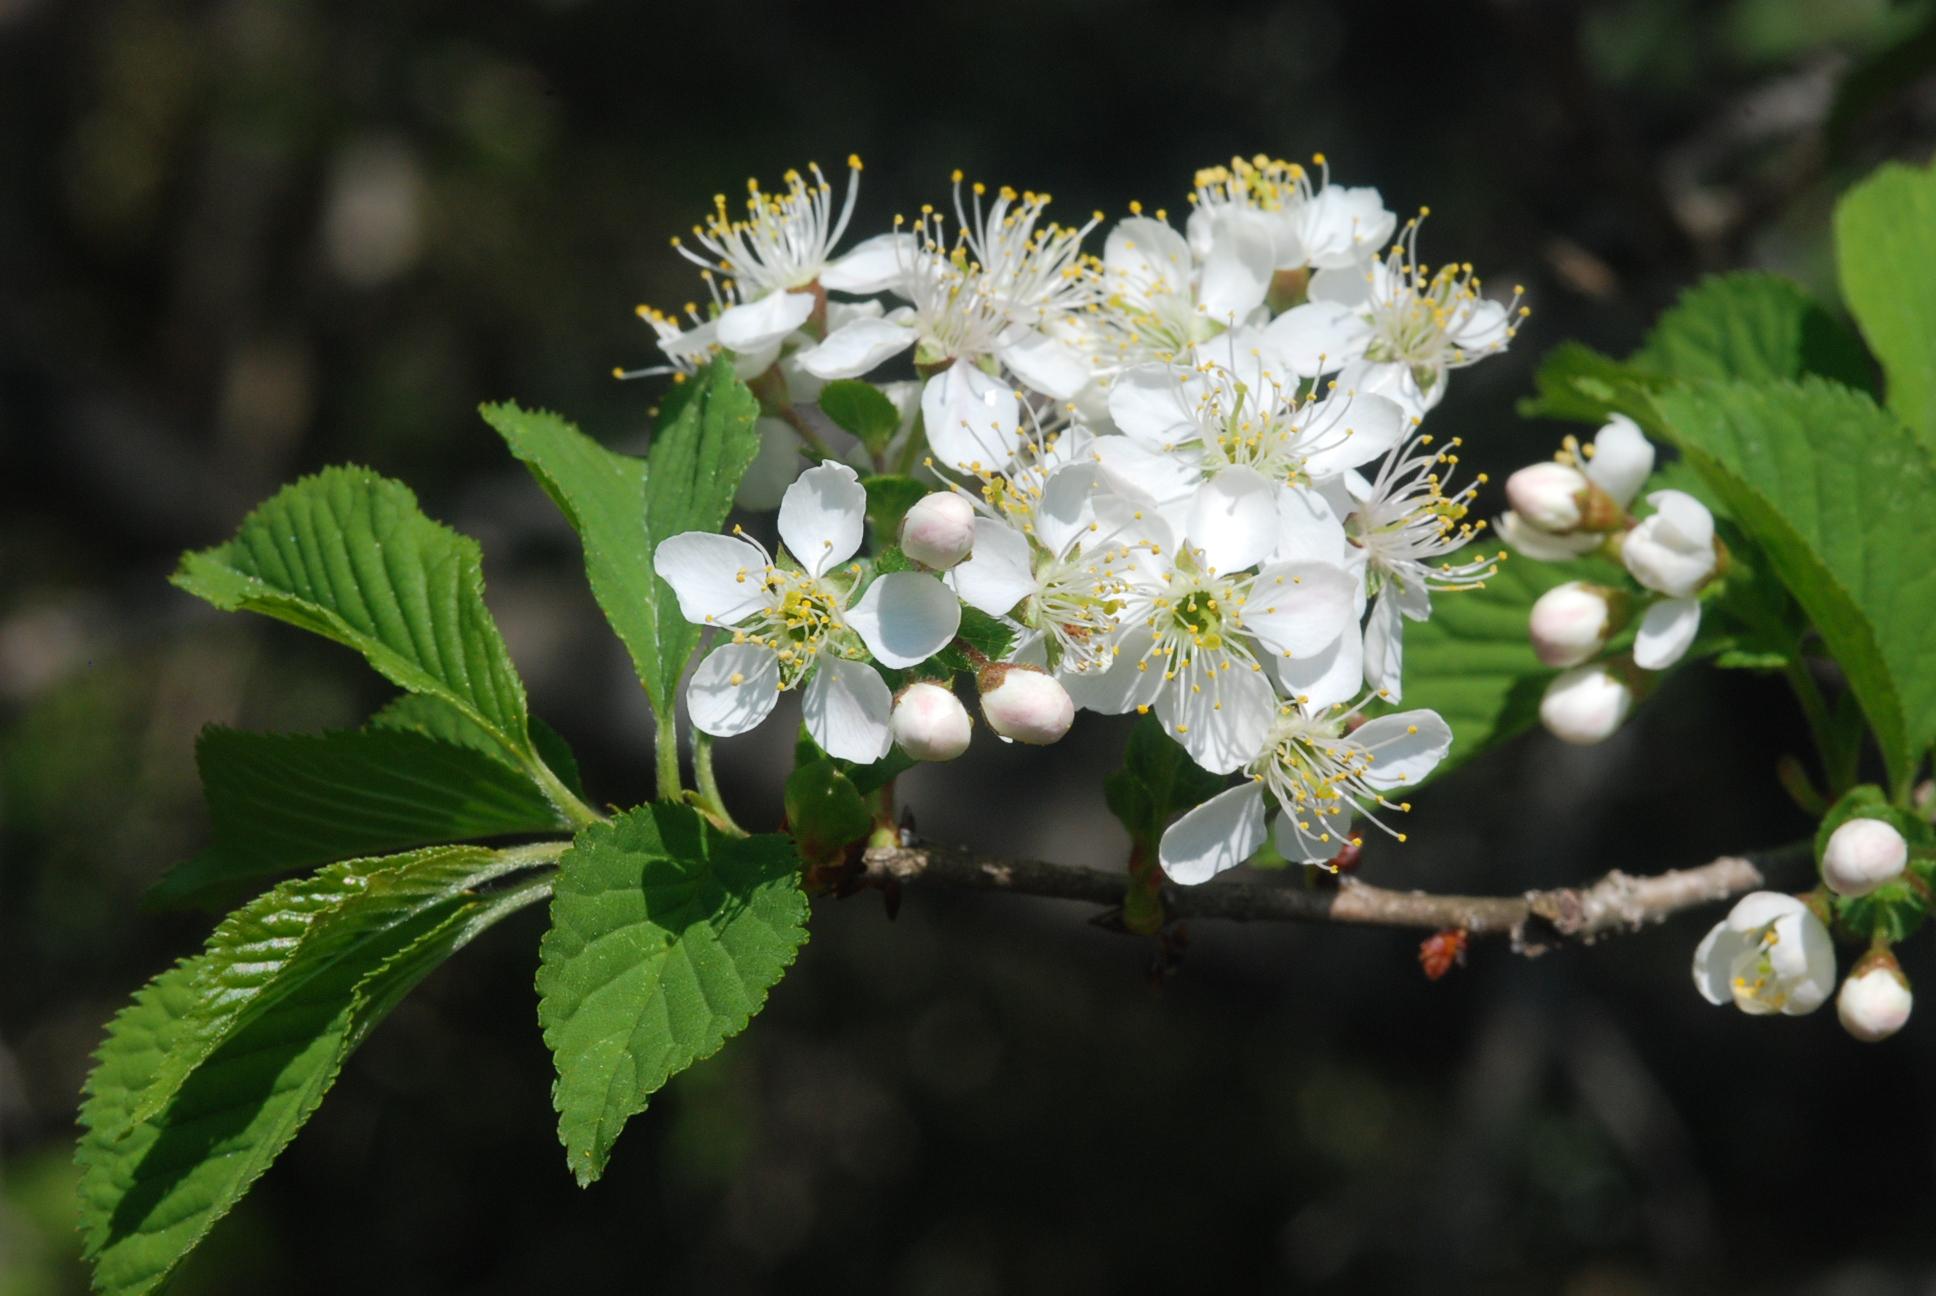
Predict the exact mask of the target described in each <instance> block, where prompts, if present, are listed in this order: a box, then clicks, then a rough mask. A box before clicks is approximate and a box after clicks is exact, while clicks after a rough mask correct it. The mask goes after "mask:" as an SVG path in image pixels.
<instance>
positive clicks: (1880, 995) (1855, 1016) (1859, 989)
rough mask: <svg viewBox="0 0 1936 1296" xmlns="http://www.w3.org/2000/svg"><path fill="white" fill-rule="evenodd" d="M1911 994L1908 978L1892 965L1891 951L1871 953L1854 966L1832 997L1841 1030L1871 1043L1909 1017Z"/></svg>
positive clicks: (1902, 1023)
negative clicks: (1840, 1023) (1840, 1020)
mask: <svg viewBox="0 0 1936 1296" xmlns="http://www.w3.org/2000/svg"><path fill="white" fill-rule="evenodd" d="M1914 1003H1915V997H1914V996H1913V995H1911V994H1910V992H1909V978H1908V977H1905V976H1904V975H1903V974H1902V969H1901V968H1900V967H1898V966H1897V965H1896V959H1895V956H1894V955H1893V954H1890V953H1888V952H1886V951H1884V952H1881V953H1877V954H1871V955H1869V956H1868V957H1867V958H1865V959H1863V960H1862V961H1861V962H1860V963H1858V964H1856V965H1855V971H1853V972H1851V973H1849V975H1848V976H1847V977H1846V978H1845V979H1844V980H1843V982H1842V988H1841V990H1840V991H1838V992H1837V993H1836V996H1835V1015H1836V1016H1837V1017H1839V1018H1841V1019H1842V1029H1844V1030H1846V1031H1847V1032H1848V1033H1849V1034H1851V1035H1853V1036H1855V1037H1856V1038H1857V1039H1859V1040H1861V1041H1862V1042H1863V1043H1864V1044H1874V1043H1877V1042H1878V1041H1880V1040H1886V1039H1888V1038H1889V1037H1890V1036H1891V1035H1894V1034H1895V1033H1896V1032H1897V1031H1899V1030H1901V1029H1902V1028H1903V1026H1904V1024H1905V1023H1907V1022H1908V1020H1909V1010H1910V1008H1911V1007H1912V1006H1914Z"/></svg>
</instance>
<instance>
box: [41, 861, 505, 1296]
mask: <svg viewBox="0 0 1936 1296" xmlns="http://www.w3.org/2000/svg"><path fill="white" fill-rule="evenodd" d="M540 894H541V892H539V891H534V890H531V889H522V890H513V891H508V892H506V893H503V894H502V895H499V896H493V897H490V898H488V899H484V898H480V899H475V900H471V899H465V900H450V901H446V902H445V903H443V904H441V905H438V906H435V907H433V908H431V909H429V910H427V911H425V912H423V913H422V914H420V915H418V916H417V917H415V918H414V919H412V920H411V921H409V922H407V923H404V924H402V925H400V926H397V927H393V928H390V929H389V930H388V931H386V932H385V933H383V934H382V935H380V936H379V937H378V938H377V939H374V940H371V941H367V942H364V943H362V944H360V945H357V946H355V947H354V948H353V949H352V950H351V951H350V952H349V953H347V954H346V955H345V956H344V957H342V958H339V959H337V960H335V961H334V962H333V963H331V964H330V965H329V966H328V967H327V968H326V969H324V970H323V971H321V972H320V973H319V974H317V975H315V976H312V977H309V978H308V979H306V980H305V981H304V982H303V983H302V984H301V985H300V986H299V987H297V988H296V989H294V990H293V991H292V992H291V993H289V994H288V995H286V996H284V997H282V998H280V999H278V1000H277V1001H276V1002H275V1004H274V1005H273V1006H272V1007H270V1008H268V1009H266V1010H265V1011H263V1012H261V1013H260V1014H259V1015H257V1016H256V1017H255V1018H254V1019H253V1020H251V1021H249V1022H247V1023H246V1024H244V1025H243V1026H241V1027H240V1028H239V1029H238V1030H236V1031H235V1033H234V1034H233V1035H231V1036H230V1037H229V1038H228V1039H227V1041H226V1042H225V1043H223V1044H221V1045H220V1046H219V1047H218V1048H216V1049H215V1050H214V1051H213V1052H212V1053H210V1054H209V1055H208V1056H207V1057H205V1058H204V1059H203V1061H202V1063H201V1065H200V1066H199V1067H197V1068H196V1069H195V1070H194V1071H193V1072H192V1073H191V1074H190V1075H189V1076H188V1078H187V1080H186V1082H185V1083H183V1084H182V1085H181V1087H180V1088H179V1090H178V1091H177V1092H176V1093H175V1095H174V1098H173V1100H172V1101H170V1102H169V1103H168V1104H167V1105H166V1107H165V1109H163V1110H161V1111H160V1112H159V1113H158V1114H156V1115H153V1116H151V1117H149V1118H147V1119H145V1120H139V1121H137V1120H135V1119H133V1113H134V1112H135V1110H136V1108H137V1106H139V1105H140V1104H141V1102H142V1099H143V1096H144V1095H145V1094H146V1093H147V1092H148V1090H149V1088H150V1086H151V1085H152V1084H153V1083H154V1081H155V1078H156V1076H157V1074H158V1073H159V1072H160V1070H161V1068H162V1067H163V1065H164V1060H165V1059H167V1058H168V1057H170V1056H171V1055H172V1054H173V1053H174V1051H175V1050H176V1049H177V1048H179V1047H184V1046H192V1044H193V1041H194V1040H195V1039H196V1038H197V1037H196V1035H195V1033H194V1031H195V1027H194V1022H195V1020H196V1017H197V1014H198V1013H199V1012H201V1011H202V1010H203V1009H204V1007H205V1006H206V1000H205V998H204V992H203V989H202V985H201V978H202V976H203V974H204V968H203V962H202V959H201V958H196V959H190V960H188V961H185V962H183V963H180V964H178V965H176V966H175V967H174V968H172V969H170V970H169V971H168V972H165V973H163V974H162V975H161V976H160V977H157V978H156V979H155V980H154V981H152V982H150V983H149V984H148V986H147V987H145V988H144V989H143V990H141V991H140V992H139V993H138V994H137V995H136V996H135V999H134V1002H133V1003H132V1004H131V1005H130V1006H129V1007H128V1008H126V1009H124V1010H123V1011H122V1012H121V1013H120V1014H119V1015H117V1016H116V1017H115V1019H114V1021H113V1022H111V1023H110V1024H109V1027H108V1035H107V1039H106V1041H105V1042H104V1043H103V1044H102V1046H101V1049H100V1051H99V1052H98V1053H97V1055H96V1057H97V1065H96V1066H95V1068H94V1070H93V1072H92V1073H91V1074H90V1075H89V1077H88V1082H87V1090H86V1100H85V1102H84V1103H83V1106H82V1108H81V1124H82V1125H83V1126H84V1127H85V1132H84V1133H83V1135H82V1138H81V1143H80V1148H79V1150H78V1152H77V1153H76V1157H75V1160H76V1162H77V1163H78V1164H79V1166H80V1169H81V1180H80V1186H79V1193H78V1195H79V1198H80V1203H81V1228H82V1235H83V1245H84V1249H85V1251H86V1254H87V1256H88V1258H89V1259H90V1260H92V1261H93V1263H94V1283H95V1287H96V1288H97V1289H98V1290H100V1291H102V1292H105V1293H110V1294H111V1296H137V1294H138V1293H145V1292H151V1291H154V1290H156V1289H157V1288H158V1287H159V1286H160V1285H161V1284H163V1283H164V1282H166V1281H167V1279H168V1277H169V1276H170V1275H171V1274H172V1273H173V1272H174V1271H175V1269H176V1268H177V1266H179V1265H180V1263H181V1261H182V1259H183V1257H184V1256H186V1255H187V1254H188V1252H189V1251H190V1250H191V1249H193V1247H194V1246H195V1245H196V1244H197V1243H198V1242H200V1241H201V1239H202V1238H203V1237H204V1236H206V1235H207V1233H208V1231H209V1229H210V1228H212V1227H213V1226H214V1225H215V1223H216V1221H217V1220H219V1219H220V1218H221V1217H222V1216H223V1215H225V1214H227V1213H228V1211H229V1210H230V1208H231V1207H233V1206H234V1205H235V1203H236V1202H237V1201H239V1200H240V1199H241V1197H242V1195H243V1194H244V1193H245V1192H247V1191H248V1189H249V1186H250V1185H251V1184H253V1183H254V1182H255V1180H256V1179H257V1178H259V1177H260V1176H261V1175H262V1173H263V1172H264V1171H265V1170H267V1169H268V1167H269V1165H270V1164H271V1163H272V1162H273V1161H274V1160H275V1158H276V1156H277V1155H278V1154H280V1153H281V1151H282V1149H283V1148H284V1147H286V1146H288V1144H289V1141H290V1140H291V1139H292V1138H294V1137H295V1135H296V1132H297V1131H298V1130H299V1129H300V1128H301V1127H302V1125H303V1123H304V1122H305V1121H306V1120H308V1118H309V1116H310V1114H311V1113H312V1112H314V1111H315V1109H316V1107H317V1105H318V1104H319V1103H320V1102H321V1101H322V1097H323V1094H324V1093H325V1092H326V1091H327V1090H328V1088H329V1086H330V1085H331V1084H332V1083H333V1082H334V1080H335V1078H336V1076H337V1074H338V1073H339V1072H340V1070H341V1069H342V1065H343V1062H344V1060H345V1059H346V1058H347V1057H348V1056H349V1054H350V1053H351V1052H352V1051H353V1050H354V1049H355V1048H356V1047H357V1046H358V1045H359V1044H361V1043H362V1041H363V1040H364V1039H365V1038H367V1036H368V1035H369V1032H370V1031H371V1030H372V1029H374V1028H375V1026H376V1025H377V1023H378V1022H380V1021H381V1020H382V1019H383V1017H384V1016H386V1015H387V1014H388V1013H389V1012H390V1010H391V1009H392V1008H394V1007H395V1006H396V1004H397V1003H398V1002H399V1001H400V1000H401V999H402V998H403V996H404V994H406V993H407V992H408V991H409V990H410V988H411V987H413V986H414V985H415V984H416V983H417V982H418V981H419V980H421V979H422V978H423V976H424V975H426V974H427V973H428V972H429V971H430V970H432V969H433V968H435V967H436V966H437V965H438V964H440V963H441V962H442V961H443V960H444V959H445V958H447V957H449V955H450V954H452V953H454V952H455V951H456V950H457V949H459V948H461V947H462V945H463V944H464V943H466V942H467V941H468V940H470V939H471V938H472V937H473V936H475V935H476V934H477V933H478V932H479V931H481V930H483V929H484V928H485V927H487V926H488V925H490V923H492V922H494V921H496V920H497V919H498V918H501V917H503V916H504V915H505V914H507V913H509V912H512V911H513V910H514V909H515V908H517V907H519V906H520V905H522V904H525V903H529V902H530V901H531V900H532V899H535V898H537V897H538V895H540Z"/></svg>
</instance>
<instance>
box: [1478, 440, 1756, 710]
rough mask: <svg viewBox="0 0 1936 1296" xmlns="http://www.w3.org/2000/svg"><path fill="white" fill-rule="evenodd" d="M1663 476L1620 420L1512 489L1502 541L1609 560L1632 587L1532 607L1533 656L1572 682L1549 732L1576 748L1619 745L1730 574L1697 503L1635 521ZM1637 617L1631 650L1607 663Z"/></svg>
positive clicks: (1580, 587) (1559, 690)
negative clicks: (1657, 676)
mask: <svg viewBox="0 0 1936 1296" xmlns="http://www.w3.org/2000/svg"><path fill="white" fill-rule="evenodd" d="M1653 469H1654V447H1653V446H1652V445H1651V444H1649V443H1648V441H1647V439H1646V437H1645V436H1643V435H1642V434H1641V431H1640V428H1639V427H1638V426H1637V425H1635V423H1634V422H1633V421H1632V420H1631V419H1629V418H1627V417H1625V416H1624V415H1618V414H1616V415H1615V416H1614V417H1613V419H1612V420H1611V421H1610V422H1608V423H1607V424H1606V426H1604V427H1602V428H1601V429H1600V431H1599V433H1598V434H1597V435H1596V436H1595V437H1594V438H1593V441H1592V443H1591V444H1590V445H1587V446H1581V445H1579V444H1577V443H1576V442H1574V441H1573V440H1572V439H1571V438H1568V440H1567V444H1566V446H1565V448H1564V449H1562V450H1561V451H1560V453H1559V455H1558V456H1557V458H1555V459H1554V460H1553V461H1551V462H1547V463H1539V464H1533V465H1531V466H1530V467H1526V468H1521V469H1520V470H1519V471H1518V472H1515V473H1514V474H1513V475H1512V476H1511V477H1509V478H1508V479H1507V480H1506V499H1507V502H1508V503H1509V504H1510V505H1511V506H1512V507H1511V509H1510V510H1509V511H1508V512H1507V513H1505V514H1504V515H1503V516H1502V517H1501V518H1500V519H1499V534H1500V535H1501V537H1503V538H1504V539H1505V540H1506V542H1507V543H1508V544H1510V545H1511V546H1512V547H1513V548H1514V549H1515V550H1517V551H1518V552H1519V553H1520V554H1521V555H1523V556H1525V557H1528V558H1532V559H1535V560H1538V561H1544V562H1563V561H1566V560H1568V559H1574V558H1580V557H1584V556H1585V555H1587V554H1591V553H1596V552H1602V553H1607V554H1609V555H1611V556H1617V557H1618V559H1619V560H1620V563H1621V566H1622V567H1624V568H1625V575H1626V577H1627V579H1628V580H1630V581H1631V582H1632V585H1631V587H1629V588H1615V587H1612V586H1608V585H1602V584H1596V583H1589V582H1585V581H1569V582H1567V583H1566V584H1564V585H1559V586H1556V587H1554V588H1553V589H1551V590H1548V591H1547V592H1546V593H1545V594H1543V595H1541V596H1540V598H1539V599H1538V600H1537V601H1536V602H1535V603H1534V604H1533V608H1532V613H1531V617H1530V622H1529V625H1528V636H1529V638H1530V639H1531V640H1532V645H1533V653H1534V655H1535V656H1537V657H1538V658H1539V660H1540V661H1541V662H1542V663H1544V664H1545V665H1547V666H1552V667H1555V668H1559V669H1561V671H1562V673H1561V674H1560V675H1559V676H1557V677H1556V678H1555V679H1554V680H1553V681H1552V683H1551V684H1550V685H1549V686H1548V688H1547V691H1546V695H1545V697H1544V698H1543V699H1542V701H1541V704H1540V720H1541V722H1542V723H1543V724H1544V725H1545V726H1546V728H1547V729H1548V730H1549V731H1551V732H1552V733H1553V734H1554V735H1555V736H1557V737H1559V738H1561V739H1564V740H1565V741H1567V742H1572V743H1596V742H1600V741H1601V740H1603V739H1605V738H1607V737H1609V736H1611V735H1612V734H1613V733H1614V732H1615V731H1616V730H1617V729H1618V728H1619V727H1620V725H1621V724H1622V722H1624V721H1625V719H1626V717H1627V715H1628V713H1629V712H1631V711H1632V709H1633V705H1634V702H1635V699H1636V697H1637V696H1638V693H1639V692H1640V691H1641V689H1642V688H1643V687H1644V686H1645V680H1646V675H1645V673H1646V672H1650V671H1662V670H1666V669H1667V668H1668V667H1670V666H1672V665H1674V663H1676V662H1678V661H1679V660H1680V659H1681V658H1682V657H1683V656H1684V655H1685V654H1686V652H1687V650H1688V649H1689V648H1690V647H1691V646H1693V643H1694V639H1695V636H1696V635H1697V634H1698V633H1699V632H1700V627H1701V604H1700V594H1701V591H1702V590H1703V589H1705V588H1706V587H1707V586H1708V585H1710V584H1711V583H1712V582H1713V581H1714V580H1715V579H1716V578H1717V577H1718V576H1719V575H1720V574H1721V573H1722V571H1723V569H1724V567H1725V562H1726V550H1725V549H1724V548H1723V547H1722V545H1721V542H1720V540H1719V538H1718V537H1717V536H1716V535H1715V531H1714V515H1713V514H1712V513H1711V512H1710V511H1709V510H1708V508H1707V506H1706V505H1705V504H1703V503H1701V501H1699V500H1697V499H1695V498H1694V497H1693V496H1692V495H1689V494H1687V493H1686V492H1684V491H1678V490H1656V491H1652V492H1649V493H1648V494H1647V496H1646V499H1645V505H1646V508H1647V511H1646V513H1645V514H1644V515H1642V516H1639V517H1636V516H1634V515H1633V514H1632V513H1631V512H1630V510H1631V509H1633V508H1634V505H1635V500H1636V498H1637V497H1638V496H1639V495H1640V492H1641V489H1642V487H1643V486H1645V484H1646V482H1647V478H1648V477H1649V476H1650V475H1651V474H1652V473H1653ZM1636 612H1638V614H1639V619H1638V623H1637V624H1635V625H1634V635H1633V642H1632V646H1631V648H1630V649H1629V650H1628V651H1627V652H1624V653H1622V654H1619V655H1618V656H1617V657H1614V658H1612V659H1610V660H1603V657H1604V655H1605V653H1606V650H1607V646H1608V644H1609V643H1610V642H1611V641H1612V640H1613V639H1614V638H1615V637H1616V636H1617V635H1619V634H1620V633H1621V632H1622V631H1623V630H1625V629H1626V628H1627V627H1628V626H1629V625H1630V624H1634V620H1633V619H1634V614H1635V613H1636Z"/></svg>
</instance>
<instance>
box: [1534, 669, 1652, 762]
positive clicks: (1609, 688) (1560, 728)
mask: <svg viewBox="0 0 1936 1296" xmlns="http://www.w3.org/2000/svg"><path fill="white" fill-rule="evenodd" d="M1633 703H1634V695H1633V690H1632V689H1631V688H1629V687H1628V686H1627V682H1626V681H1625V680H1623V679H1621V678H1620V677H1619V676H1618V675H1615V674H1614V673H1613V672H1612V671H1610V670H1608V669H1607V668H1606V667H1605V666H1575V667H1574V668H1573V669H1572V670H1570V671H1565V672H1563V673H1561V674H1560V675H1557V676H1555V677H1554V679H1553V682H1552V683H1551V684H1548V685H1547V686H1546V695H1545V696H1544V697H1542V698H1540V700H1539V721H1540V723H1541V724H1543V725H1545V726H1546V730H1547V732H1548V733H1550V734H1552V735H1553V736H1554V737H1555V738H1558V739H1559V740H1560V741H1562V742H1570V743H1579V744H1581V745H1582V746H1584V745H1587V744H1590V743H1597V742H1602V741H1604V740H1605V739H1607V738H1609V737H1611V736H1612V735H1613V731H1614V730H1616V729H1618V728H1619V727H1620V723H1621V721H1623V720H1625V719H1626V718H1627V713H1628V712H1629V711H1631V710H1633Z"/></svg>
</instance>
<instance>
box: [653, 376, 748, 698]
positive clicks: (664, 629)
mask: <svg viewBox="0 0 1936 1296" xmlns="http://www.w3.org/2000/svg"><path fill="white" fill-rule="evenodd" d="M695 381H696V383H697V386H696V387H694V390H693V392H692V395H691V396H689V397H688V398H687V399H686V401H685V403H684V404H682V405H681V406H680V407H679V413H678V417H676V418H674V419H673V420H672V421H671V422H670V423H668V424H666V425H665V426H664V427H662V428H661V429H660V431H659V433H658V435H657V436H656V437H655V438H654V440H653V443H652V457H651V460H650V466H649V470H648V471H647V473H646V479H645V534H646V542H647V546H648V551H649V550H650V549H651V548H655V547H657V545H658V544H659V542H660V541H662V540H664V539H666V538H667V537H668V536H675V535H678V534H679V533H680V532H682V531H717V530H719V529H720V527H721V526H722V525H723V524H724V523H725V521H726V515H727V513H729V512H731V511H732V507H733V492H734V491H736V490H738V489H739V481H740V478H742V477H744V476H745V475H746V470H747V468H749V467H750V466H751V465H752V463H753V457H754V456H755V455H757V454H758V453H759V450H760V434H759V433H758V432H757V431H755V430H754V426H753V425H754V423H755V421H757V420H758V418H759V413H760V404H759V402H758V401H757V400H755V399H754V397H753V393H752V392H750V391H748V390H747V389H746V384H745V383H743V382H741V381H740V380H739V379H737V378H735V377H734V376H733V366H732V363H731V362H730V361H729V360H727V359H726V358H725V357H723V356H722V357H721V358H719V359H717V360H715V361H713V364H712V367H711V368H710V369H708V370H706V372H705V373H704V374H702V375H701V376H700V377H699V378H698V379H696V380H695ZM687 385H688V386H692V384H687ZM650 579H651V581H652V589H653V597H652V598H651V600H650V601H649V602H648V603H647V604H644V605H642V606H647V607H649V608H650V609H651V611H650V614H649V618H648V619H649V620H650V621H651V623H652V627H653V630H652V639H651V643H652V649H651V651H650V652H649V653H647V654H644V659H645V665H646V666H647V667H648V669H645V670H642V671H641V673H640V678H641V679H643V680H644V682H645V692H646V696H647V697H648V698H650V699H651V700H652V709H653V712H654V714H656V715H658V716H660V717H662V718H664V717H669V716H671V715H672V714H673V708H674V706H675V705H676V704H677V702H678V696H677V695H678V689H679V677H680V676H681V675H682V674H684V673H685V669H686V662H687V661H689V660H690V659H691V657H692V654H693V651H694V650H695V649H697V648H698V647H699V627H698V626H696V625H693V624H692V623H691V622H689V621H687V620H686V619H685V617H683V616H681V615H680V614H679V600H678V598H677V597H676V596H674V594H673V592H672V586H670V585H668V584H666V583H665V582H664V581H663V580H660V579H659V578H658V576H657V575H656V574H651V576H650ZM638 660H640V657H639V655H637V654H635V656H634V661H635V662H636V661H638Z"/></svg>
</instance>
